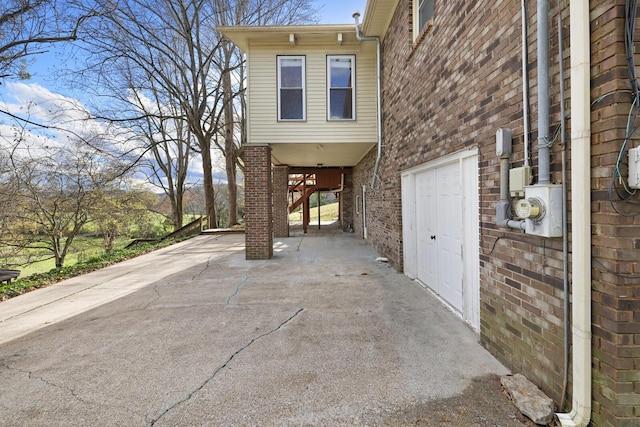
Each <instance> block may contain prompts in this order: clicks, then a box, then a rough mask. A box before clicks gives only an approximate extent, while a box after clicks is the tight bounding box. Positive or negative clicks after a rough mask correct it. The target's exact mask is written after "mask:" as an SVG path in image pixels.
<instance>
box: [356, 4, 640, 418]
mask: <svg viewBox="0 0 640 427" xmlns="http://www.w3.org/2000/svg"><path fill="white" fill-rule="evenodd" d="M435 4H436V6H435V14H434V26H433V27H432V28H431V29H430V30H429V31H427V32H426V33H425V34H423V35H421V37H420V41H419V43H418V44H417V45H416V44H414V43H413V38H412V34H411V20H412V16H411V13H412V11H411V1H409V0H400V2H399V4H398V8H397V9H396V12H395V15H394V17H393V19H392V23H391V26H390V28H389V31H388V33H387V35H386V37H385V39H384V43H383V64H382V66H383V89H384V92H383V128H384V147H383V156H382V161H381V165H380V171H379V178H380V179H379V181H378V183H379V189H377V190H375V191H374V190H372V189H371V188H370V187H369V185H370V182H371V177H372V169H373V164H374V162H375V154H376V153H375V149H373V150H372V151H371V152H370V153H369V154H368V155H367V156H365V158H364V159H363V160H362V161H361V162H360V163H359V164H358V166H357V167H356V168H355V170H354V199H355V196H357V195H360V196H361V195H362V190H361V189H362V186H363V185H364V186H367V193H366V194H367V195H366V197H367V206H366V216H367V218H366V223H367V234H368V240H369V241H370V243H371V245H372V246H373V247H374V248H375V249H376V250H377V251H378V252H379V253H380V254H381V255H384V256H386V257H388V258H389V259H390V261H391V262H392V263H393V264H394V265H395V266H396V267H398V268H400V269H401V268H402V207H401V188H400V172H401V171H403V170H406V169H408V168H411V167H414V166H417V165H420V164H423V163H426V162H429V161H431V160H434V159H437V158H439V157H441V156H443V155H446V154H449V153H453V152H456V151H460V150H462V149H465V148H467V147H470V146H477V147H479V150H480V156H479V157H480V158H479V161H480V164H479V166H480V177H479V178H480V189H479V191H480V212H479V213H478V215H479V222H480V233H481V235H480V245H481V247H480V287H481V289H480V292H481V333H480V340H481V342H482V344H483V345H484V346H485V347H486V348H487V349H489V350H490V351H491V352H492V353H493V354H494V355H495V356H496V357H497V358H498V359H499V360H500V361H501V362H502V363H504V364H505V365H506V366H507V367H508V368H509V369H511V370H512V371H513V372H521V373H523V374H524V375H526V376H527V377H528V378H529V379H530V380H532V381H533V382H534V383H535V384H536V385H538V386H539V387H541V388H542V390H543V391H544V392H545V393H547V394H548V395H549V396H550V397H552V398H554V399H555V400H556V402H558V401H559V399H560V394H561V390H562V370H563V368H562V366H563V334H564V327H563V299H564V295H563V290H562V288H563V279H562V278H563V266H562V265H563V262H562V260H563V254H562V241H561V239H557V238H555V239H544V238H540V237H535V236H530V235H526V234H524V233H522V232H518V231H510V230H504V229H500V228H498V227H497V226H496V225H495V206H496V202H497V201H498V198H499V178H500V177H499V161H498V158H497V157H496V155H495V132H496V129H497V128H499V127H508V128H512V129H513V130H514V140H513V143H514V146H513V150H514V154H513V155H512V156H511V161H512V166H521V165H522V164H523V158H524V156H523V152H524V149H523V140H524V138H523V120H522V92H521V70H520V62H521V56H520V50H521V46H520V43H521V41H520V34H521V25H520V19H521V18H520V2H516V1H508V0H497V1H488V0H485V1H462V0H459V1H447V2H444V1H440V2H436V3H435ZM527 4H528V15H529V36H528V46H529V68H530V73H529V84H530V95H531V105H530V107H531V110H530V114H531V135H530V137H531V141H532V142H531V148H532V150H531V157H532V159H531V160H532V163H531V164H532V166H533V167H534V175H535V174H536V173H537V167H536V166H537V153H536V149H535V147H536V144H537V142H536V138H537V109H536V98H535V96H536V94H537V84H536V77H537V76H536V71H537V70H536V64H537V61H536V55H537V52H536V37H535V34H536V32H535V30H536V29H535V22H536V16H535V15H536V5H535V2H528V3H527ZM561 4H562V5H565V6H566V7H568V3H561ZM590 5H591V6H590V7H591V19H592V26H591V27H592V52H593V57H592V61H593V62H592V64H591V69H592V76H591V78H592V84H591V87H592V93H591V98H592V99H596V98H597V97H598V96H600V95H603V94H605V93H609V92H611V91H614V90H618V89H628V88H629V84H628V82H627V81H626V79H627V72H626V66H625V61H624V44H623V37H624V30H623V29H624V25H623V22H622V17H623V15H624V10H623V6H624V1H621V0H616V1H614V2H610V1H604V0H599V1H594V2H590ZM558 14H559V10H558V5H557V3H554V4H551V10H550V19H549V22H550V34H549V40H550V54H551V58H550V64H551V70H550V74H551V81H550V85H551V86H550V94H551V106H550V112H551V129H552V131H555V129H556V127H557V126H558V125H559V123H560V95H559V64H558V58H559V56H558V41H557V26H556V19H557V16H558ZM562 17H563V21H562V22H563V28H564V38H563V41H562V47H563V51H564V57H565V63H564V69H565V76H566V83H567V86H568V87H567V96H568V95H569V93H570V92H569V89H570V88H569V86H570V76H569V70H568V68H569V59H568V57H569V47H570V43H569V18H568V17H569V11H568V8H567V9H564V10H563V11H562ZM638 62H639V63H640V58H639V61H638ZM565 102H566V105H567V106H568V105H569V102H568V100H565ZM629 108H630V96H629V94H628V93H616V94H615V95H612V96H608V97H607V98H606V99H604V100H602V101H601V102H598V103H596V104H595V105H594V106H593V108H592V132H593V136H592V156H593V157H592V159H593V160H592V171H591V175H592V191H593V192H592V222H593V231H592V237H593V251H592V252H593V256H594V265H593V308H592V310H593V367H594V372H593V377H594V390H593V406H594V408H593V414H592V417H593V424H594V425H596V426H626V425H632V424H633V423H636V422H637V419H638V417H640V314H639V313H640V285H639V284H638V283H639V282H640V280H638V275H639V274H640V271H639V270H640V264H639V263H638V259H640V231H639V230H640V227H638V226H639V225H640V217H639V216H635V217H625V216H622V215H619V214H617V213H616V212H614V211H613V209H612V207H611V204H610V203H609V201H608V196H607V189H608V186H609V182H610V179H611V175H612V170H613V167H614V165H615V161H616V158H617V155H618V151H619V150H620V146H621V143H622V140H623V139H624V128H625V126H626V120H627V113H628V111H629ZM568 124H570V123H568ZM569 132H570V131H569V130H568V131H567V135H569V134H570V133H569ZM634 142H635V144H633V145H635V146H637V145H638V143H637V141H634ZM562 149H563V147H562V146H561V144H560V143H559V142H557V143H555V144H554V145H553V146H552V148H551V153H552V157H551V174H552V177H551V178H552V181H553V182H555V183H560V182H561V179H562V176H561V169H562V165H561V151H562ZM568 151H569V157H570V150H568ZM569 197H570V196H569ZM634 200H635V202H639V201H640V200H639V198H638V196H635V197H634ZM626 207H627V208H629V206H626ZM636 208H637V206H636ZM362 224H363V218H362V208H360V210H359V213H358V212H355V210H354V228H355V230H356V233H358V234H359V235H361V236H362V233H363V229H362ZM569 390H570V386H569ZM567 402H568V405H569V406H570V404H571V399H570V398H569V399H567ZM565 409H566V408H565ZM634 425H635V424H634Z"/></svg>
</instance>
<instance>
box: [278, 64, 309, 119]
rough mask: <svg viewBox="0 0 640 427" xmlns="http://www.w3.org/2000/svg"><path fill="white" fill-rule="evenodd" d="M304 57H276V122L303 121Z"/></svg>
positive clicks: (304, 111) (304, 109)
mask: <svg viewBox="0 0 640 427" xmlns="http://www.w3.org/2000/svg"><path fill="white" fill-rule="evenodd" d="M305 104H306V102H305V57H304V56H278V120H305V118H306V108H305Z"/></svg>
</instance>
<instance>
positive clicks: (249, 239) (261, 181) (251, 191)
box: [244, 145, 273, 260]
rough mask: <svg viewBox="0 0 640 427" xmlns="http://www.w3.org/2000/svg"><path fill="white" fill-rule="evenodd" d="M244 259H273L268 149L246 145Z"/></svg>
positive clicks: (269, 158) (269, 151)
mask: <svg viewBox="0 0 640 427" xmlns="http://www.w3.org/2000/svg"><path fill="white" fill-rule="evenodd" d="M244 165H245V178H244V179H245V181H244V186H245V190H244V194H245V195H244V199H245V202H244V203H245V225H246V231H245V256H246V259H249V260H256V259H269V258H271V257H272V256H273V223H272V209H273V208H272V205H271V147H269V146H268V145H247V146H246V147H245V149H244Z"/></svg>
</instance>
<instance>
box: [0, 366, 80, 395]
mask: <svg viewBox="0 0 640 427" xmlns="http://www.w3.org/2000/svg"><path fill="white" fill-rule="evenodd" d="M2 366H3V367H4V368H6V369H7V370H8V371H15V372H19V373H21V374H26V375H27V376H28V378H29V379H30V380H36V381H40V382H42V383H44V384H46V385H48V386H50V387H54V388H59V389H61V390H66V391H68V392H69V393H70V394H71V396H73V397H74V398H76V399H77V400H78V401H80V402H82V403H85V404H90V403H91V402H89V401H87V400H85V399H83V398H82V397H80V396H79V395H78V393H76V391H75V390H74V389H73V388H71V387H67V386H63V385H60V384H56V383H55V382H53V381H51V380H48V379H46V378H45V377H43V376H39V375H36V374H35V373H34V372H33V371H28V370H25V369H20V368H14V367H12V366H9V365H7V364H3V365H2Z"/></svg>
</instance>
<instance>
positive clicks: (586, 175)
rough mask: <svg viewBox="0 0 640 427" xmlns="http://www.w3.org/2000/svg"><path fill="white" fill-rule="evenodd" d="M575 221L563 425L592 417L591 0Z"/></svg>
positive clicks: (576, 139)
mask: <svg viewBox="0 0 640 427" xmlns="http://www.w3.org/2000/svg"><path fill="white" fill-rule="evenodd" d="M569 13H570V27H571V28H570V32H571V226H572V240H573V241H572V248H573V253H572V260H571V266H572V273H573V276H572V279H573V280H572V287H573V289H572V303H573V311H572V313H571V319H572V329H571V336H572V340H573V378H572V380H573V388H572V397H573V402H572V409H571V412H570V413H562V414H556V415H557V417H558V420H559V421H560V425H562V426H572V427H573V426H587V425H588V424H589V421H590V419H591V215H590V212H591V206H590V203H591V173H590V172H591V121H590V120H591V114H590V90H589V83H590V79H589V77H590V67H591V63H590V34H589V1H588V0H571V2H570V6H569Z"/></svg>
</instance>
